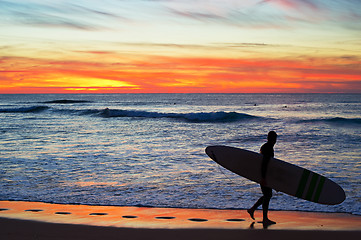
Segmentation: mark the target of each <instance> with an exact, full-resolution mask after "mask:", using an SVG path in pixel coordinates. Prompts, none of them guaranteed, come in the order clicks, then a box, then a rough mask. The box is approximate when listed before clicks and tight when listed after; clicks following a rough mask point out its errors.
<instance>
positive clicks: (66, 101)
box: [43, 99, 91, 104]
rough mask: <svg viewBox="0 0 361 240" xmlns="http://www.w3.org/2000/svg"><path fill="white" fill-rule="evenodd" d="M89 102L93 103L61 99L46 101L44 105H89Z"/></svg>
mask: <svg viewBox="0 0 361 240" xmlns="http://www.w3.org/2000/svg"><path fill="white" fill-rule="evenodd" d="M89 102H91V101H85V100H68V99H61V100H53V101H46V102H43V103H59V104H72V103H89Z"/></svg>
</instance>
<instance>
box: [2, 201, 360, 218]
mask: <svg viewBox="0 0 361 240" xmlns="http://www.w3.org/2000/svg"><path fill="white" fill-rule="evenodd" d="M2 202H22V203H44V204H53V205H71V206H89V207H92V206H93V207H137V208H150V209H152V208H154V209H157V208H161V209H184V210H187V209H189V210H197V209H208V210H220V211H246V210H247V209H246V208H216V207H214V208H212V207H208V208H191V207H172V206H148V205H111V204H109V205H106V204H90V203H58V202H51V201H30V200H29V201H27V200H0V208H1V203H2ZM260 209H262V208H259V209H258V210H260ZM270 211H271V212H295V213H297V212H301V213H315V214H317V213H319V214H348V215H351V216H359V217H361V214H357V213H352V212H341V211H340V212H331V211H312V210H297V209H296V210H295V209H290V210H284V209H270Z"/></svg>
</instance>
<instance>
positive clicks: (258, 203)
mask: <svg viewBox="0 0 361 240" xmlns="http://www.w3.org/2000/svg"><path fill="white" fill-rule="evenodd" d="M263 199H264V196H262V197H260V198H259V199H258V201H257V202H256V203H255V204H254V205H253V207H251V208H250V209H248V210H247V212H248V214H249V215H250V216H251V218H252V219H253V220H255V219H254V211H256V209H257V208H258V207H259V206H261V205H262V203H263Z"/></svg>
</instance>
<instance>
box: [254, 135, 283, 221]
mask: <svg viewBox="0 0 361 240" xmlns="http://www.w3.org/2000/svg"><path fill="white" fill-rule="evenodd" d="M276 142H277V133H276V132H275V131H270V132H269V133H268V136H267V142H266V143H265V144H263V145H262V147H261V154H262V166H261V176H262V179H261V182H260V185H261V190H262V193H263V196H262V197H260V198H259V199H258V201H257V202H256V203H255V204H254V205H253V207H251V208H250V209H248V210H247V212H248V213H249V215H250V216H251V218H252V219H253V220H255V219H254V211H256V209H257V208H258V207H259V206H261V205H262V210H263V222H262V223H263V225H266V226H268V225H271V224H276V222H274V221H272V220H270V219H269V218H268V206H269V202H270V200H271V198H272V188H269V187H267V182H266V175H267V167H268V163H269V160H270V159H271V158H272V157H274V150H273V147H274V145H275V144H276Z"/></svg>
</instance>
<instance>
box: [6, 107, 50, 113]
mask: <svg viewBox="0 0 361 240" xmlns="http://www.w3.org/2000/svg"><path fill="white" fill-rule="evenodd" d="M48 109H49V107H47V106H32V107H20V108H2V109H0V113H39V112H43V111H45V110H48Z"/></svg>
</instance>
